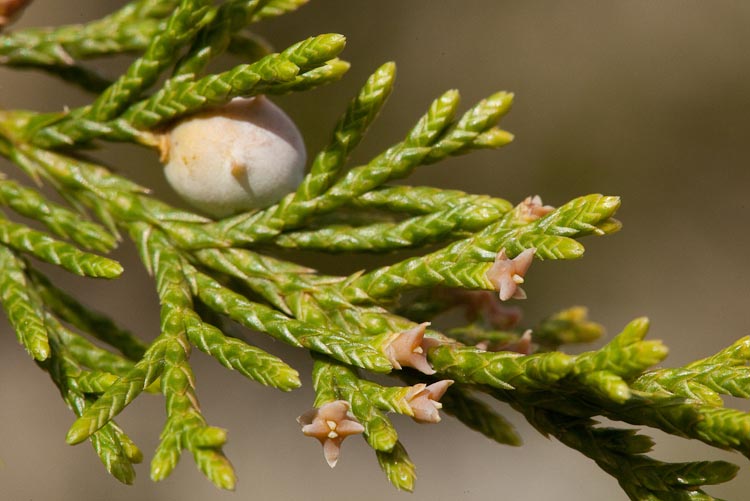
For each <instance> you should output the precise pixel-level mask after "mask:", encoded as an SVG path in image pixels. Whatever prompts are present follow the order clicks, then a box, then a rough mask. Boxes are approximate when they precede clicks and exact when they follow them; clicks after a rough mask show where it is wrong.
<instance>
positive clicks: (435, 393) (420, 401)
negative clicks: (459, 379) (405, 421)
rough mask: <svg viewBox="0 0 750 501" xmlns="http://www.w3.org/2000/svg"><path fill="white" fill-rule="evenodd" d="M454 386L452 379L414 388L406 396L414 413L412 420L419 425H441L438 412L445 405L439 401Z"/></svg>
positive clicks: (422, 384)
mask: <svg viewBox="0 0 750 501" xmlns="http://www.w3.org/2000/svg"><path fill="white" fill-rule="evenodd" d="M452 384H453V381H452V380H451V379H443V380H442V381H438V382H437V383H432V384H431V385H429V386H427V385H426V384H424V383H419V384H415V385H414V386H412V387H411V389H410V390H409V392H408V393H407V394H406V401H407V403H408V405H409V407H410V408H411V410H412V412H414V415H413V416H412V419H414V421H416V422H418V423H439V422H440V413H439V412H438V411H439V410H440V409H442V408H443V404H441V403H440V402H439V401H438V400H440V398H441V397H442V396H443V395H444V394H445V391H446V390H447V389H448V387H449V386H450V385H452Z"/></svg>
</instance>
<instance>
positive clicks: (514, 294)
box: [487, 249, 536, 301]
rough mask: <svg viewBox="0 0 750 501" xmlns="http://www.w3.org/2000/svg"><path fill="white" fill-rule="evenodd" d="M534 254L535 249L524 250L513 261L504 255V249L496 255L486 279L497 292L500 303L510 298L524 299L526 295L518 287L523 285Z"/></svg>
mask: <svg viewBox="0 0 750 501" xmlns="http://www.w3.org/2000/svg"><path fill="white" fill-rule="evenodd" d="M535 252H536V249H526V250H524V251H523V252H521V253H520V254H519V255H517V256H516V257H514V258H513V259H509V258H508V256H506V255H505V249H501V250H500V252H498V253H497V256H496V257H495V262H494V264H493V265H492V267H491V268H490V269H489V270H488V271H487V279H488V280H489V281H490V282H491V283H492V285H494V286H495V290H496V291H498V292H499V296H500V300H501V301H507V300H508V299H510V298H514V299H526V293H525V292H524V291H523V289H521V288H520V287H519V285H520V284H522V283H523V277H524V275H526V271H527V270H528V269H529V266H531V261H532V260H533V259H534V253H535Z"/></svg>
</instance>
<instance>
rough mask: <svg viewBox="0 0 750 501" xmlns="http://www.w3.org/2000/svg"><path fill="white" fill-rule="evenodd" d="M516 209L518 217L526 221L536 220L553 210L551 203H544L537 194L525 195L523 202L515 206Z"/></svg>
mask: <svg viewBox="0 0 750 501" xmlns="http://www.w3.org/2000/svg"><path fill="white" fill-rule="evenodd" d="M516 210H517V211H518V212H517V214H518V217H519V218H520V219H522V220H523V221H526V222H527V223H530V222H532V221H536V220H537V219H539V218H540V217H544V216H546V215H547V214H549V213H550V212H552V211H553V210H555V208H554V207H552V206H551V205H544V203H543V202H542V198H541V197H540V196H539V195H534V196H531V197H526V198H525V199H524V201H523V202H521V203H520V204H518V206H517V207H516Z"/></svg>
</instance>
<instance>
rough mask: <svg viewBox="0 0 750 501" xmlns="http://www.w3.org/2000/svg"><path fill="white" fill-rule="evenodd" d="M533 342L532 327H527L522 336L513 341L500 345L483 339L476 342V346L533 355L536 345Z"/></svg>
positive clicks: (488, 349) (489, 349)
mask: <svg viewBox="0 0 750 501" xmlns="http://www.w3.org/2000/svg"><path fill="white" fill-rule="evenodd" d="M531 342H532V339H531V329H526V331H524V333H523V334H522V335H521V337H520V338H518V340H517V341H514V342H512V343H505V344H501V345H499V346H498V345H496V344H495V345H492V344H490V343H489V341H481V342H479V343H477V344H476V347H477V348H479V349H480V350H484V351H513V352H516V353H520V354H521V355H531V353H532V352H533V351H534V346H533V345H532V344H531Z"/></svg>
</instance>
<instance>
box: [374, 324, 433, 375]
mask: <svg viewBox="0 0 750 501" xmlns="http://www.w3.org/2000/svg"><path fill="white" fill-rule="evenodd" d="M428 325H430V322H424V323H421V324H419V325H416V326H414V327H412V328H411V329H407V330H405V331H403V332H397V333H395V334H394V335H392V336H391V338H390V339H389V340H388V341H387V343H386V344H385V347H384V348H383V352H384V353H385V356H386V357H388V360H389V361H390V362H391V365H393V367H395V368H396V369H401V367H402V366H404V365H405V366H407V367H413V368H414V369H417V370H418V371H419V372H422V373H424V374H435V370H434V369H433V368H432V367H431V366H430V364H429V363H428V362H427V357H426V356H425V353H426V350H427V349H428V347H431V346H433V345H434V344H433V343H431V342H430V341H432V340H430V339H426V338H425V337H424V331H425V329H426V328H427V326H428Z"/></svg>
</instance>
